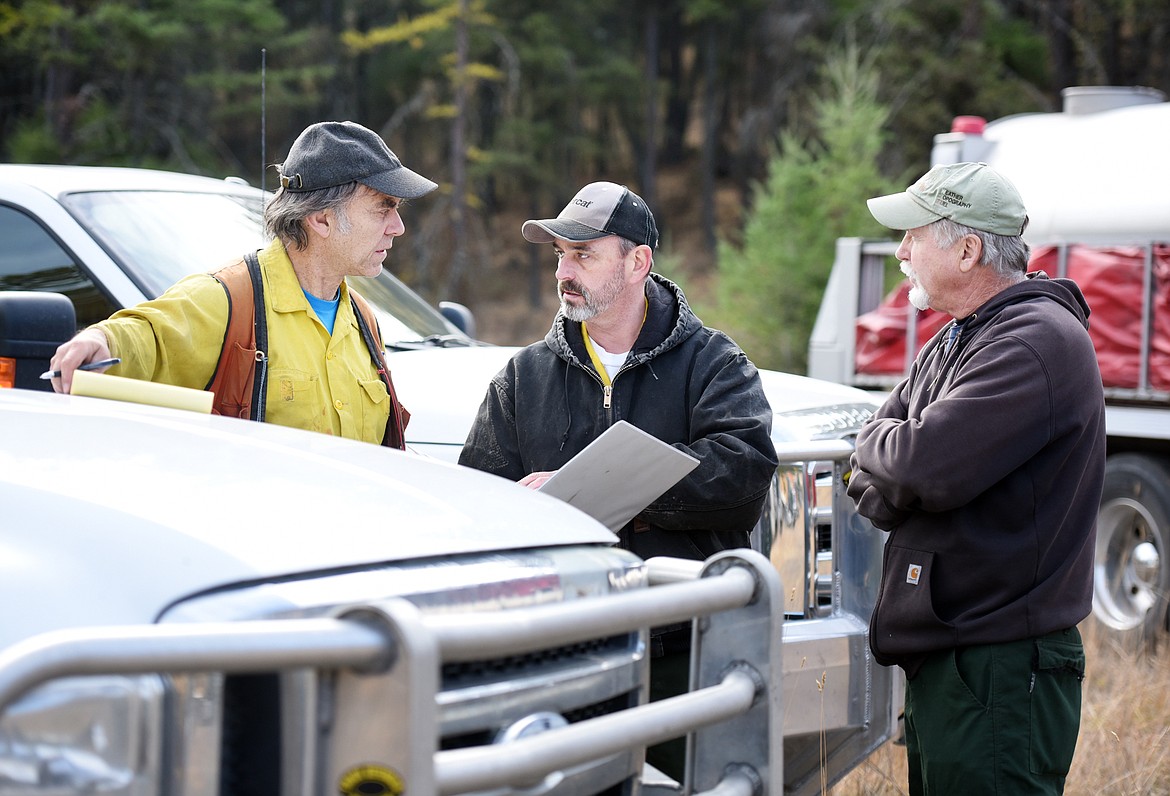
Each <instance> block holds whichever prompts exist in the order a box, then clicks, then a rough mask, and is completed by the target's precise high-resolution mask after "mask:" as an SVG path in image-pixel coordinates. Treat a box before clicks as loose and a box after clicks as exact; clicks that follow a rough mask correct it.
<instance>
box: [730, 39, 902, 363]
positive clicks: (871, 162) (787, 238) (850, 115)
mask: <svg viewBox="0 0 1170 796" xmlns="http://www.w3.org/2000/svg"><path fill="white" fill-rule="evenodd" d="M825 82H826V86H827V93H826V94H825V95H824V96H823V97H819V98H815V99H813V100H812V106H813V108H814V109H815V127H816V132H815V135H814V136H812V137H810V138H809V139H808V140H801V139H799V138H798V137H797V136H796V135H795V134H792V133H786V134H784V135H783V137H782V140H781V144H780V148H779V151H778V152H777V153H776V154H775V155H774V156H773V157H772V158H771V160H770V161H769V163H768V175H767V179H766V180H765V181H764V182H763V183H761V184H760V185H759V186H757V188H756V192H755V201H754V203H753V205H752V208H751V210H750V212H749V213H748V214H747V217H746V219H745V223H744V233H743V243H742V245H739V246H736V245H733V244H731V243H728V242H726V241H724V242H721V244H720V248H719V285H718V308H717V309H716V310H715V313H714V318H715V320H716V324H717V325H719V326H720V327H721V328H723V329H725V330H726V331H727V332H728V333H729V334H731V336H732V337H733V338H735V340H736V341H737V342H738V343H739V344H740V346H741V347H742V348H743V349H744V350H745V351H746V352H747V353H748V356H750V357H751V358H752V360H753V361H754V362H755V363H756V364H757V365H758V366H760V367H765V368H773V369H778V370H786V371H792V372H796V373H803V372H805V369H806V367H805V366H806V363H807V354H808V339H809V335H810V333H811V332H812V326H813V322H814V321H815V320H816V312H817V308H818V306H819V302H820V296H821V293H822V292H823V291H824V287H825V283H826V281H827V280H828V277H829V269H830V267H831V266H832V263H833V254H834V247H835V241H836V239H837V238H838V237H841V236H853V235H867V234H868V235H872V236H875V237H884V236H887V235H888V234H889V232H888V230H884V229H883V228H882V227H880V226H879V225H878V224H877V222H875V221H874V220H873V218H872V217H871V216H870V215H869V212H868V210H867V209H866V205H865V200H866V199H867V198H869V197H871V196H877V195H880V194H883V193H889V192H892V191H894V190H898V188H896V187H895V186H896V185H897V183H896V182H891V181H890V180H887V179H885V178H883V177H882V175H881V174H880V173H879V172H878V169H877V160H878V156H879V154H880V153H881V149H882V144H883V141H884V139H885V134H884V133H883V129H884V125H885V122H886V119H887V117H888V114H889V112H888V110H887V109H886V108H885V107H884V106H883V105H882V104H881V103H880V102H879V101H878V99H877V85H878V81H877V74H876V71H875V70H874V68H873V66H872V64H870V63H866V62H863V60H862V57H861V54H860V52H859V50H858V48H857V47H856V46H850V47H848V48H847V49H846V51H845V52H844V53H842V54H840V55H837V56H835V57H832V58H830V60H829V62H828V64H827V67H826V69H825Z"/></svg>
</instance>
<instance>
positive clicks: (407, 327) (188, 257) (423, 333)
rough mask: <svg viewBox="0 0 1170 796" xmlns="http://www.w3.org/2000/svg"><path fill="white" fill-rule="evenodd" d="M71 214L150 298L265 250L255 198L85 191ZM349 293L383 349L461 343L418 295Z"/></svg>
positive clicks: (392, 283) (70, 203) (385, 280)
mask: <svg viewBox="0 0 1170 796" xmlns="http://www.w3.org/2000/svg"><path fill="white" fill-rule="evenodd" d="M64 202H65V204H66V206H67V207H68V209H69V211H70V212H71V213H72V214H73V216H74V217H75V218H77V220H78V221H79V222H80V223H81V224H82V226H84V227H85V228H86V229H87V230H88V231H89V232H90V234H91V235H93V236H94V237H95V238H96V239H97V240H98V242H99V243H100V244H101V245H102V247H103V248H104V249H105V250H106V251H107V252H108V253H109V254H110V256H111V257H112V258H113V259H114V260H115V261H117V263H118V264H119V265H120V266H121V267H122V270H123V271H125V272H126V274H127V276H128V277H129V278H130V279H131V280H132V281H134V282H135V283H136V284H137V285H138V286H139V287H140V288H141V289H142V291H143V292H144V293H145V294H146V295H148V296H157V295H159V294H160V293H162V292H163V291H164V290H166V289H167V288H168V287H170V286H171V285H173V284H174V283H175V282H177V281H179V280H180V279H181V278H183V277H184V276H186V275H187V274H193V273H197V272H199V271H211V270H214V269H215V268H217V267H218V266H221V265H227V264H229V263H231V262H234V261H236V260H238V259H239V258H240V257H241V256H242V255H243V253H244V252H246V251H249V250H252V251H254V250H256V249H259V248H261V247H262V246H264V245H265V244H266V240H265V236H264V219H263V205H262V198H261V194H260V192H259V191H258V190H251V191H248V190H247V189H244V188H241V189H240V190H239V192H233V191H232V186H231V185H230V184H225V190H224V192H222V193H200V192H193V191H130V190H122V191H87V192H78V193H73V194H70V195H69V196H68V197H65V199H64ZM350 284H351V286H352V287H353V288H355V289H356V290H357V291H358V292H359V293H361V294H362V295H363V296H365V297H366V298H367V299H369V300H370V302H371V303H372V304H374V306H375V310H376V312H377V315H378V323H379V325H380V326H381V329H382V338H383V339H384V340H385V341H386V342H387V344H390V345H393V344H395V343H398V342H402V343H408V344H409V343H416V344H417V343H424V342H427V341H449V340H451V339H458V340H461V341H466V342H469V341H468V340H467V338H465V337H464V336H463V335H461V334H460V333H459V331H458V330H457V329H456V328H455V327H454V326H452V325H451V324H450V323H449V322H448V321H447V320H446V319H445V318H443V316H442V315H440V314H439V313H438V312H437V311H436V310H435V309H434V308H433V307H431V305H430V304H428V303H426V302H425V301H424V300H423V299H422V298H421V297H420V296H418V294H416V293H415V292H414V291H412V290H411V289H410V288H408V287H407V286H406V285H404V284H403V283H402V282H400V281H399V280H398V279H397V278H395V277H393V276H392V275H390V274H389V273H388V272H386V271H383V272H382V274H381V275H380V276H378V277H377V278H376V279H364V278H352V281H351V283H350Z"/></svg>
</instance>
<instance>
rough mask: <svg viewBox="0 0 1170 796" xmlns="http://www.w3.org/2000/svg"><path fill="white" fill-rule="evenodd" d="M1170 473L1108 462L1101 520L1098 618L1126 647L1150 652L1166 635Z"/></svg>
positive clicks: (1152, 465) (1125, 457) (1114, 459)
mask: <svg viewBox="0 0 1170 796" xmlns="http://www.w3.org/2000/svg"><path fill="white" fill-rule="evenodd" d="M1168 592H1170V469H1168V468H1167V466H1166V465H1165V464H1164V463H1163V462H1161V461H1160V460H1158V459H1156V458H1153V457H1150V456H1143V455H1139V454H1132V453H1125V454H1118V455H1116V456H1111V457H1109V459H1108V461H1107V462H1106V464H1105V487H1104V490H1103V492H1102V494H1101V510H1100V513H1099V514H1098V517H1097V549H1096V556H1095V561H1094V567H1093V617H1094V618H1095V620H1096V621H1097V623H1098V624H1099V625H1100V626H1101V630H1103V631H1104V633H1105V634H1106V635H1107V636H1111V637H1115V638H1116V640H1117V641H1119V642H1120V643H1121V644H1122V646H1124V647H1126V648H1128V649H1132V650H1140V649H1147V648H1149V647H1150V646H1151V645H1152V644H1154V643H1155V642H1156V641H1158V638H1159V636H1160V635H1162V634H1164V633H1165V631H1166V629H1167V594H1168Z"/></svg>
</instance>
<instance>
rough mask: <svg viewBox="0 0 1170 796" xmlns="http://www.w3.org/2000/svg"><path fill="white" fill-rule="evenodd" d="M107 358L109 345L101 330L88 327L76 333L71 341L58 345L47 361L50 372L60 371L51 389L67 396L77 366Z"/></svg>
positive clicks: (108, 356)
mask: <svg viewBox="0 0 1170 796" xmlns="http://www.w3.org/2000/svg"><path fill="white" fill-rule="evenodd" d="M109 358H110V344H109V341H108V340H106V335H105V334H104V333H103V332H102V330H101V329H95V328H93V327H90V328H88V329H84V330H82V331H80V332H78V333H77V335H76V336H75V337H74V338H73V339H72V340H70V341H69V342H67V343H62V344H61V345H59V346H58V347H57V353H55V354H53V358H52V359H51V360H50V361H49V368H50V370H59V371H61V376H60V378H56V379H53V389H54V390H56V391H57V392H63V393H66V394H68V392H69V389H70V388H71V387H72V386H73V371H75V370H77V366H78V365H84V364H85V363H87V362H97V361H98V360H99V359H109Z"/></svg>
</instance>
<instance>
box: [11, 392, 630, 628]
mask: <svg viewBox="0 0 1170 796" xmlns="http://www.w3.org/2000/svg"><path fill="white" fill-rule="evenodd" d="M0 428H2V429H3V432H2V434H0V506H2V509H0V510H2V512H3V517H4V522H3V528H4V532H3V534H2V535H0V578H3V579H4V583H5V586H6V589H7V593H8V594H24V595H27V600H24V601H21V602H22V603H23V604H22V605H15V604H9V605H8V606H7V610H5V611H3V614H2V616H3V620H2V621H0V646H3V645H4V644H6V643H10V642H11V641H13V640H15V639H17V638H21V637H23V636H25V635H28V634H29V633H31V632H37V631H44V630H48V629H52V628H54V627H65V626H76V625H79V624H118V623H127V622H149V621H152V620H154V619H155V618H156V617H157V616H158V615H159V613H160V612H161V611H162V610H163V609H165V607H166V606H167V605H169V604H171V603H173V602H175V601H176V600H179V599H182V598H183V597H186V596H189V595H192V594H195V593H199V592H203V591H207V590H210V589H217V588H223V587H225V586H229V585H232V584H238V583H243V582H257V581H264V580H271V579H275V578H288V577H297V576H300V575H303V574H305V573H311V572H324V571H337V570H343V569H349V568H360V567H365V566H371V565H377V564H381V563H385V562H392V561H400V560H404V559H418V558H428V557H436V556H451V555H458V554H461V553H473V552H489V551H494V550H506V549H524V548H534V547H547V546H550V545H563V544H579V543H600V544H612V543H613V542H614V541H616V540H615V537H614V536H613V535H612V534H611V533H610V532H609V531H608V530H607V529H606V528H605V527H604V526H602V525H600V524H599V523H597V522H596V521H594V520H593V519H591V518H589V517H587V516H586V515H585V514H583V513H581V512H578V511H577V510H575V509H573V508H570V507H569V506H568V505H567V504H564V503H562V502H561V501H559V500H556V499H554V498H550V497H547V496H545V495H540V494H536V493H533V492H531V491H529V490H527V489H525V488H523V487H520V486H517V485H515V484H512V483H510V482H508V481H505V480H503V479H500V478H497V477H495V476H491V475H487V474H484V473H480V472H477V471H474V470H470V469H467V468H462V467H457V466H454V465H450V464H445V463H442V462H437V461H434V460H430V459H428V458H425V457H421V456H418V455H414V454H410V453H404V452H401V451H393V450H389V449H386V448H382V447H379V446H375V445H369V444H365V443H359V442H352V441H349V440H342V439H337V438H334V437H331V436H329V435H325V434H317V433H312V432H306V431H299V430H295V429H288V428H282V427H278V426H273V425H269V424H264V423H252V422H248V421H243V420H236V419H233V418H224V417H214V416H210V415H200V414H195V413H191V412H181V411H177V410H170V409H162V408H156V407H149V406H136V405H132V404H123V403H118V402H114V401H103V400H100V399H94V398H81V397H76V396H65V395H56V394H52V393H41V392H31V391H25V390H0Z"/></svg>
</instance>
